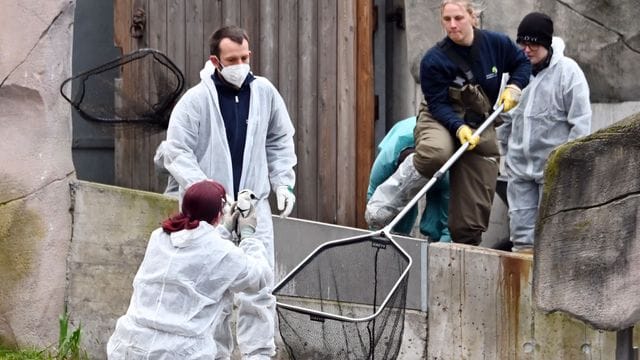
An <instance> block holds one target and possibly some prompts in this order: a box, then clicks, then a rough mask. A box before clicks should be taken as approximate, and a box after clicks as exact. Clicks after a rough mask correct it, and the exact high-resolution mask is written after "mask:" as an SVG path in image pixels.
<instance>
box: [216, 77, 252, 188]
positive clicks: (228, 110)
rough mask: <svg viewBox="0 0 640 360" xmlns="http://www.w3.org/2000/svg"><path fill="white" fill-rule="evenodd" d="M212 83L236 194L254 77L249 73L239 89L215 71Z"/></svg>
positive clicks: (240, 173) (240, 172) (238, 185)
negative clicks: (216, 93)
mask: <svg viewBox="0 0 640 360" xmlns="http://www.w3.org/2000/svg"><path fill="white" fill-rule="evenodd" d="M211 78H212V79H213V83H214V84H215V85H216V90H218V101H219V102H220V112H221V113H222V119H223V120H224V129H225V131H226V133H227V143H228V144H229V151H230V152H231V166H232V167H233V191H234V194H237V193H238V191H240V189H238V187H240V177H241V176H242V159H243V157H244V145H245V142H246V140H247V122H248V121H249V104H250V102H249V101H250V100H251V87H250V86H249V84H250V83H251V82H252V81H253V80H254V79H255V77H254V76H253V75H252V74H251V73H249V75H247V78H246V79H245V80H244V83H242V86H241V87H240V89H236V88H235V87H233V86H231V85H229V84H227V83H225V82H224V81H222V80H221V79H220V78H219V75H218V72H217V71H216V72H215V73H214V74H213V75H211Z"/></svg>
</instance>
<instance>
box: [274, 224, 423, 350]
mask: <svg viewBox="0 0 640 360" xmlns="http://www.w3.org/2000/svg"><path fill="white" fill-rule="evenodd" d="M410 265H411V258H410V257H409V256H408V255H407V254H406V252H404V250H402V249H401V248H400V247H399V246H398V245H397V244H396V242H395V241H393V240H392V239H391V238H390V237H388V236H387V235H385V234H384V233H382V232H378V233H374V234H372V235H365V236H357V237H353V238H348V239H344V240H335V241H331V242H327V243H326V244H324V245H321V246H320V247H318V248H317V249H316V250H315V251H314V252H312V253H311V254H310V255H309V256H308V257H307V258H306V259H305V260H304V261H303V262H302V263H301V264H300V265H298V266H297V267H296V269H294V270H293V271H292V272H291V273H290V274H289V275H287V276H286V277H285V278H284V279H283V280H282V281H281V282H280V283H279V284H278V285H276V287H275V288H274V291H273V294H274V295H275V296H276V297H277V312H278V319H279V328H280V335H281V337H282V340H283V342H284V344H285V345H286V348H287V352H288V353H289V357H290V358H291V359H305V360H306V359H358V360H362V359H395V358H396V357H397V355H398V352H399V350H400V344H401V342H402V334H403V331H404V314H405V303H406V297H407V279H408V276H409V267H410Z"/></svg>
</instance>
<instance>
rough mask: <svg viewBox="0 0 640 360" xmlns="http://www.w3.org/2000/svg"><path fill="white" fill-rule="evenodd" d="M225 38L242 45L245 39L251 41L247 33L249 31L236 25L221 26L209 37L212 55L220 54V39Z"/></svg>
mask: <svg viewBox="0 0 640 360" xmlns="http://www.w3.org/2000/svg"><path fill="white" fill-rule="evenodd" d="M225 38H227V39H229V40H231V41H233V42H235V43H237V44H240V45H242V41H244V40H247V42H248V41H249V35H247V32H246V31H245V30H244V29H243V28H241V27H238V26H235V25H230V26H225V27H221V28H220V29H218V30H216V31H215V32H214V33H213V34H211V37H209V54H210V55H215V56H220V41H222V39H225Z"/></svg>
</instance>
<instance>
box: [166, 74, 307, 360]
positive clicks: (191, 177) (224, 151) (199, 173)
mask: <svg viewBox="0 0 640 360" xmlns="http://www.w3.org/2000/svg"><path fill="white" fill-rule="evenodd" d="M214 70H215V68H214V66H213V64H212V63H211V61H207V62H206V63H205V67H204V68H203V69H202V70H201V71H200V79H201V81H200V83H198V84H197V85H196V86H194V87H192V88H190V89H189V90H188V91H187V92H186V93H185V94H184V95H183V96H182V98H180V100H179V101H178V103H177V104H176V106H175V108H174V109H173V112H172V113H171V118H170V121H169V128H168V129H167V139H166V141H165V142H164V143H163V144H162V146H161V147H159V150H161V151H162V152H163V153H162V154H156V157H162V158H163V159H164V161H163V163H164V167H165V169H167V170H168V171H169V173H170V174H171V175H172V176H173V177H174V178H175V180H176V181H177V182H178V184H179V185H180V198H182V195H183V194H184V191H185V189H186V188H188V187H189V185H191V184H193V183H195V182H197V181H201V180H204V179H212V180H215V181H217V182H219V183H220V184H222V185H223V186H224V188H225V190H226V192H227V194H233V193H234V188H233V170H232V164H231V155H230V151H229V145H228V142H227V135H226V131H225V127H224V120H223V119H222V114H221V112H220V106H219V103H218V94H217V90H216V87H215V84H214V82H213V80H212V79H211V75H212V74H213V73H214ZM250 87H251V98H250V104H249V118H248V120H247V121H248V124H247V137H246V142H245V147H244V158H243V164H242V176H241V178H240V186H239V188H240V189H250V190H252V191H253V192H254V193H255V194H256V196H257V197H258V199H259V200H258V202H257V204H256V215H257V222H258V226H257V228H256V233H255V237H256V238H258V239H262V240H263V241H264V242H265V247H266V248H267V252H268V254H269V257H268V258H269V264H270V265H271V267H272V269H273V266H274V252H273V251H274V250H273V222H272V219H271V208H270V206H269V201H268V197H269V193H270V190H271V189H273V190H274V191H275V190H276V189H277V187H278V186H281V185H287V186H290V187H291V188H293V187H294V186H295V173H294V170H293V167H294V166H295V165H296V161H297V160H296V155H295V147H294V142H293V134H294V128H293V125H292V123H291V119H290V118H289V114H288V112H287V109H286V106H285V103H284V100H283V99H282V97H281V96H280V94H279V93H278V91H277V90H276V88H275V87H274V86H273V84H271V82H269V80H267V79H266V78H263V77H260V76H256V78H255V80H253V81H252V82H251V83H250ZM272 285H273V284H272ZM269 290H271V289H269ZM236 301H237V305H238V321H237V339H238V346H239V347H240V351H241V353H242V354H243V355H266V356H273V355H274V354H275V342H274V336H275V316H276V313H275V297H274V296H273V295H271V292H270V291H268V292H264V293H263V292H261V293H259V294H258V295H247V294H243V293H240V294H237V296H236ZM228 310H229V314H230V313H231V307H229V309H228ZM228 320H229V319H226V320H225V324H214V326H216V327H220V326H221V327H222V328H226V327H227V326H228V324H227V323H226V322H227V321H228ZM223 333H226V332H223ZM216 334H218V332H217V331H216ZM216 336H217V335H216ZM216 340H217V341H219V344H218V352H219V353H220V352H222V351H228V352H229V355H230V352H231V350H232V347H233V343H230V342H228V341H230V339H219V338H217V339H216ZM223 342H228V343H227V346H225V347H226V350H223V349H222V347H223V346H222V343H223Z"/></svg>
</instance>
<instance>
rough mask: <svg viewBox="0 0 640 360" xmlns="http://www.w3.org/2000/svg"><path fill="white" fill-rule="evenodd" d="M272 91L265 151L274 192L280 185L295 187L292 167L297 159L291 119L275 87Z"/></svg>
mask: <svg viewBox="0 0 640 360" xmlns="http://www.w3.org/2000/svg"><path fill="white" fill-rule="evenodd" d="M272 89H273V99H272V104H271V109H272V111H271V116H270V119H269V127H268V130H267V139H266V150H267V163H268V166H269V180H270V182H271V188H272V189H273V190H274V191H275V189H277V188H278V186H281V185H288V186H291V188H293V187H294V186H295V182H296V176H295V172H294V171H293V167H294V166H295V165H296V162H297V158H296V154H295V145H294V143H293V134H294V132H295V130H294V128H293V125H292V123H291V118H290V117H289V113H288V112H287V107H286V105H285V103H284V100H282V97H281V96H280V94H279V93H278V91H277V90H276V89H275V87H272Z"/></svg>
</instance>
